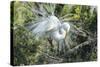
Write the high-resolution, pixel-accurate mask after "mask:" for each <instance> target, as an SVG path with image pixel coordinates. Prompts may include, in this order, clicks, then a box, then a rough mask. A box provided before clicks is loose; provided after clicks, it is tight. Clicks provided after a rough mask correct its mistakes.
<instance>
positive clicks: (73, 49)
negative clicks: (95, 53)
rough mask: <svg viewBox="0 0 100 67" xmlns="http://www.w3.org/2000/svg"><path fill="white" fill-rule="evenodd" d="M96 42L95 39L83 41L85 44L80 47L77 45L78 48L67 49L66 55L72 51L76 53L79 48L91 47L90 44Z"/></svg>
mask: <svg viewBox="0 0 100 67" xmlns="http://www.w3.org/2000/svg"><path fill="white" fill-rule="evenodd" d="M96 40H97V39H96V38H94V39H91V40H88V41H85V42H83V43H81V44H80V45H78V46H76V47H74V48H72V49H69V50H68V51H67V54H68V53H73V52H74V51H76V50H77V49H79V48H81V47H83V46H86V45H91V44H90V43H94V42H96ZM94 45H95V44H94Z"/></svg>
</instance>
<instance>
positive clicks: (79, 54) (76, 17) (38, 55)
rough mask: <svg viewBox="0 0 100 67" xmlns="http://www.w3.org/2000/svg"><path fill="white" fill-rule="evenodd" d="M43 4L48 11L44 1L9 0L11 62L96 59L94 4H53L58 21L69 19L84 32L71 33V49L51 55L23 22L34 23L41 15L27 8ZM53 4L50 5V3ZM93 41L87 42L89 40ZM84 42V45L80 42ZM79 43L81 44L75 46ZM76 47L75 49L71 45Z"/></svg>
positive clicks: (16, 63)
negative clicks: (11, 31)
mask: <svg viewBox="0 0 100 67" xmlns="http://www.w3.org/2000/svg"><path fill="white" fill-rule="evenodd" d="M38 4H43V6H44V7H45V6H46V7H45V9H47V11H48V14H50V13H51V12H52V11H50V10H49V9H52V8H50V7H49V5H48V4H47V3H34V2H24V1H12V2H11V24H12V25H11V29H12V30H13V35H12V36H13V58H14V59H13V61H14V63H13V65H31V64H49V63H65V62H82V61H96V60H97V40H96V39H97V9H96V6H88V5H70V4H56V6H55V12H54V13H55V15H56V16H57V17H58V18H59V19H60V20H61V22H65V21H67V22H70V23H72V24H73V25H74V26H76V27H77V28H78V29H80V30H81V31H82V32H84V33H85V34H86V36H83V35H81V33H80V34H73V33H72V34H71V38H72V42H73V44H74V45H72V46H71V48H72V51H66V54H64V55H63V53H62V54H61V56H55V52H53V51H51V48H50V44H49V43H48V41H47V39H46V38H44V39H42V38H41V39H40V40H38V41H37V40H36V39H35V37H34V36H33V35H32V32H30V31H28V30H27V29H26V28H25V24H28V23H31V22H32V23H35V22H33V21H35V20H36V19H37V18H40V17H41V15H39V14H36V13H34V12H33V11H32V10H31V9H33V8H36V9H38V8H39V6H38ZM52 5H54V4H52ZM91 39H92V40H93V41H92V42H90V40H91ZM84 42H85V45H84ZM80 44H82V47H80V46H79V47H77V46H78V45H80ZM75 47H77V49H75V51H73V48H75Z"/></svg>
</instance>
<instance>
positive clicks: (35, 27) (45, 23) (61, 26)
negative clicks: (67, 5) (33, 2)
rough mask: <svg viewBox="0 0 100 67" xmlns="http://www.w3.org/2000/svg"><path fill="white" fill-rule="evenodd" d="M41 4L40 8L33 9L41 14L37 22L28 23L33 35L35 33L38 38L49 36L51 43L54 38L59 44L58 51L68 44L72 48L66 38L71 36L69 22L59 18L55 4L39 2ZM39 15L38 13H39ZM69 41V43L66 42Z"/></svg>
mask: <svg viewBox="0 0 100 67" xmlns="http://www.w3.org/2000/svg"><path fill="white" fill-rule="evenodd" d="M37 5H39V7H38V9H37V10H36V9H34V8H33V9H32V11H33V13H36V15H37V14H39V15H41V17H40V16H39V17H38V19H37V21H36V23H35V21H33V23H30V24H29V25H27V26H26V27H27V29H29V30H31V32H32V33H33V35H35V37H36V39H37V40H38V39H39V38H47V39H48V41H49V43H50V44H51V45H53V44H52V40H54V41H56V43H58V44H57V46H58V48H57V49H58V51H59V52H60V51H62V50H63V51H64V52H65V49H66V47H65V46H67V48H68V49H70V46H69V44H68V41H69V40H68V39H67V41H65V39H66V38H67V37H68V36H69V31H70V30H71V26H70V24H69V23H68V22H62V21H61V20H59V19H58V18H57V17H56V16H55V14H54V12H55V6H56V5H54V4H44V5H43V4H37ZM37 16H38V15H37ZM66 42H67V43H66Z"/></svg>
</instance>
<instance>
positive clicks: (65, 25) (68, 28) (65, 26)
mask: <svg viewBox="0 0 100 67" xmlns="http://www.w3.org/2000/svg"><path fill="white" fill-rule="evenodd" d="M62 27H63V29H64V30H66V32H67V33H68V32H69V31H70V24H69V23H67V22H66V23H65V22H64V23H62Z"/></svg>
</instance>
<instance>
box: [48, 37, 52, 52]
mask: <svg viewBox="0 0 100 67" xmlns="http://www.w3.org/2000/svg"><path fill="white" fill-rule="evenodd" d="M48 42H49V43H50V45H51V49H50V50H51V51H52V52H53V44H52V39H51V38H48Z"/></svg>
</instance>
